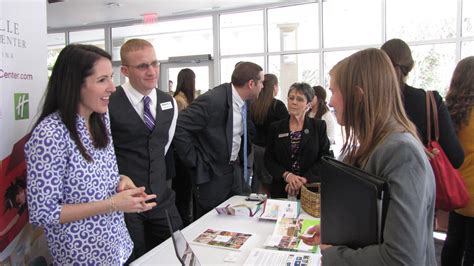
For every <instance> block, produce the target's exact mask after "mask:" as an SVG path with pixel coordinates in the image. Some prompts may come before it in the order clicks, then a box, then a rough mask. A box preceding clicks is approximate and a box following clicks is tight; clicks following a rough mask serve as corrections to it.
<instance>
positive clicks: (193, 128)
mask: <svg viewBox="0 0 474 266" xmlns="http://www.w3.org/2000/svg"><path fill="white" fill-rule="evenodd" d="M231 81H232V83H224V84H222V85H219V86H217V87H215V88H214V89H212V90H210V91H208V92H206V93H205V94H203V95H201V96H200V97H198V98H197V99H196V100H194V101H193V103H192V104H191V105H189V106H188V108H186V109H185V110H183V111H182V112H181V113H180V114H179V118H178V122H177V126H176V134H175V138H174V140H173V145H174V147H175V148H176V152H177V153H178V156H179V157H180V158H181V159H182V160H183V162H184V163H185V164H186V166H187V167H188V168H189V169H190V172H191V180H192V182H193V195H194V205H195V212H196V216H195V217H196V218H199V217H200V216H202V215H204V214H205V213H206V212H208V211H210V210H211V209H213V208H214V207H216V206H217V205H219V204H220V203H221V202H223V201H225V200H226V199H228V198H229V197H231V196H233V195H238V194H241V193H242V172H241V168H240V167H239V163H236V161H237V162H239V160H238V157H239V151H241V150H243V149H241V144H242V143H243V138H242V135H243V123H242V112H241V111H242V109H244V108H245V107H244V104H245V101H246V100H251V99H256V98H257V96H258V94H259V92H260V90H261V89H262V87H263V70H262V68H261V67H260V66H259V65H257V64H254V63H252V62H241V63H239V64H237V66H236V67H235V69H234V72H233V73H232V79H231ZM248 139H249V138H248ZM249 142H250V141H248V142H247V147H248V146H249ZM248 151H250V149H248ZM240 153H242V152H240ZM240 157H241V158H243V156H240ZM240 161H243V159H242V160H240Z"/></svg>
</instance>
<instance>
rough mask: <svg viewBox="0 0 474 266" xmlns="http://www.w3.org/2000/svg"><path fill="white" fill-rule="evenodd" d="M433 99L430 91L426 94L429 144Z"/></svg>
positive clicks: (428, 139)
mask: <svg viewBox="0 0 474 266" xmlns="http://www.w3.org/2000/svg"><path fill="white" fill-rule="evenodd" d="M430 102H431V98H430V91H427V92H426V137H427V138H426V140H427V141H428V142H427V143H430V141H431V104H430Z"/></svg>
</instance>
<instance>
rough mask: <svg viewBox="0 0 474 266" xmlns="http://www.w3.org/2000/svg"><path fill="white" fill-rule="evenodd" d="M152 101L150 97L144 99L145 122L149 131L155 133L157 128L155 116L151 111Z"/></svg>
mask: <svg viewBox="0 0 474 266" xmlns="http://www.w3.org/2000/svg"><path fill="white" fill-rule="evenodd" d="M150 101H151V99H150V97H148V96H145V97H143V121H145V125H146V126H147V127H148V129H149V130H150V131H153V129H154V128H155V118H153V115H152V114H151V111H150Z"/></svg>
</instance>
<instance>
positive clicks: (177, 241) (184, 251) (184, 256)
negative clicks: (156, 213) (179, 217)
mask: <svg viewBox="0 0 474 266" xmlns="http://www.w3.org/2000/svg"><path fill="white" fill-rule="evenodd" d="M165 212H166V219H167V220H168V228H169V230H170V234H171V239H172V241H173V247H174V251H175V253H176V257H177V258H178V260H179V261H180V262H181V265H183V266H188V265H189V266H200V265H201V263H199V260H198V258H197V257H196V254H194V252H193V250H192V249H191V246H190V245H189V243H188V241H187V240H186V238H185V237H184V235H183V233H181V231H180V230H176V232H174V231H173V226H172V225H171V218H170V214H169V213H168V210H165Z"/></svg>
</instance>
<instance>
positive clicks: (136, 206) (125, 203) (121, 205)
mask: <svg viewBox="0 0 474 266" xmlns="http://www.w3.org/2000/svg"><path fill="white" fill-rule="evenodd" d="M155 198H156V195H155V194H151V195H148V194H146V193H145V187H139V188H130V189H126V190H123V191H120V192H118V193H117V194H115V195H114V196H112V198H111V200H112V202H113V204H114V205H115V208H116V209H117V210H118V211H123V212H144V211H148V210H150V209H151V208H153V207H155V206H156V202H155V201H153V202H150V203H147V201H149V200H152V199H155Z"/></svg>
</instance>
